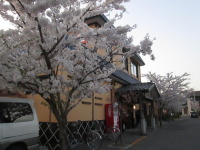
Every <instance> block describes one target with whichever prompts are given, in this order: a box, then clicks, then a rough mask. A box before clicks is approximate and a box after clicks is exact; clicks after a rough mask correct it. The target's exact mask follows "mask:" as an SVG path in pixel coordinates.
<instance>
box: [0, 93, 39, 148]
mask: <svg viewBox="0 0 200 150" xmlns="http://www.w3.org/2000/svg"><path fill="white" fill-rule="evenodd" d="M38 137H39V123H38V119H37V115H36V112H35V109H34V105H33V101H32V100H30V99H22V98H9V97H0V150H38V147H39V144H38Z"/></svg>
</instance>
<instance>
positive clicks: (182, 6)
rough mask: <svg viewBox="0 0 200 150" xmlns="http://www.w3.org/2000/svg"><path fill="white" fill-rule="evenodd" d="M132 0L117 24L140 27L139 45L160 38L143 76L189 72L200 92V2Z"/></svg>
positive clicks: (4, 25)
mask: <svg viewBox="0 0 200 150" xmlns="http://www.w3.org/2000/svg"><path fill="white" fill-rule="evenodd" d="M130 1H131V2H128V3H126V4H125V7H126V9H127V12H126V13H125V14H124V17H123V18H122V19H121V20H120V21H118V22H117V23H116V25H126V24H129V25H134V24H137V28H136V29H134V30H133V31H132V32H131V33H130V35H131V36H133V38H134V43H133V44H136V45H137V44H138V43H139V41H140V40H142V39H143V38H144V36H145V35H146V34H147V33H148V34H149V35H150V38H152V39H153V38H156V40H154V44H153V47H152V49H153V53H154V55H155V57H156V59H155V61H152V60H150V57H149V56H145V57H142V58H143V60H144V62H145V66H142V67H141V73H142V74H146V73H148V72H155V73H156V74H159V75H165V74H166V73H169V72H173V74H174V75H182V74H183V73H185V72H187V73H189V74H190V82H191V84H190V87H191V88H193V89H194V90H196V91H200V79H199V78H200V63H199V61H200V0H130ZM0 23H1V24H0V28H4V29H7V28H8V27H10V25H9V23H5V22H4V21H2V19H1V18H0ZM142 81H143V82H145V81H146V80H145V79H144V78H143V79H142Z"/></svg>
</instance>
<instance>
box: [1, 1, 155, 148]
mask: <svg viewBox="0 0 200 150" xmlns="http://www.w3.org/2000/svg"><path fill="white" fill-rule="evenodd" d="M127 1H128V0H90V1H88V0H1V1H0V15H1V17H3V18H4V19H5V20H7V21H9V22H11V23H12V24H13V26H14V27H15V28H14V29H9V30H7V31H4V30H1V31H0V37H1V38H0V45H1V46H0V90H1V89H5V88H8V89H9V90H12V91H20V92H28V93H33V94H39V95H40V96H41V97H42V98H43V99H44V100H45V101H46V103H47V104H48V105H49V106H50V108H51V110H52V112H53V114H54V115H55V117H56V119H57V121H58V123H59V128H60V136H59V137H60V148H61V149H62V150H66V149H67V139H66V137H67V136H66V134H67V133H66V128H65V127H66V124H67V115H68V113H69V112H70V110H71V109H73V108H74V107H75V106H76V105H77V104H79V103H80V102H81V100H82V99H84V98H89V97H91V95H92V93H93V92H97V93H103V92H106V91H108V90H109V88H110V84H109V82H110V79H109V76H110V75H111V74H112V73H113V72H114V71H115V70H116V69H120V67H121V66H120V65H119V63H118V62H122V61H123V60H122V58H126V57H130V56H132V55H134V54H135V53H142V54H143V55H146V54H148V55H150V56H151V58H154V57H153V55H152V50H151V46H152V44H153V43H152V41H151V40H150V38H149V36H146V37H145V38H144V40H143V41H141V43H140V45H136V46H134V45H133V44H132V38H131V37H127V33H128V32H130V31H131V30H132V29H134V26H133V27H132V26H129V25H126V26H119V27H114V23H115V21H116V20H118V19H120V18H121V17H122V15H123V12H124V11H125V8H124V6H123V4H122V3H124V2H127ZM112 10H117V11H116V15H115V17H114V18H112V19H110V20H109V21H108V22H107V23H105V24H104V25H103V26H102V27H101V28H98V29H97V28H96V29H92V28H90V27H89V26H88V25H87V24H86V23H85V19H86V18H90V17H93V16H96V15H101V14H106V13H109V12H110V11H112ZM83 40H85V41H87V43H86V44H84V43H83V42H82V41H83ZM123 48H126V50H127V51H126V52H124V51H123V50H122V49H123ZM121 56H123V57H121ZM116 64H118V65H116ZM105 83H107V84H105Z"/></svg>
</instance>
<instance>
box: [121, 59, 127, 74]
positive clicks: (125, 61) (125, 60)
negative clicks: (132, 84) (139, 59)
mask: <svg viewBox="0 0 200 150" xmlns="http://www.w3.org/2000/svg"><path fill="white" fill-rule="evenodd" d="M122 58H123V64H124V69H125V70H127V71H128V59H127V58H125V57H124V56H122Z"/></svg>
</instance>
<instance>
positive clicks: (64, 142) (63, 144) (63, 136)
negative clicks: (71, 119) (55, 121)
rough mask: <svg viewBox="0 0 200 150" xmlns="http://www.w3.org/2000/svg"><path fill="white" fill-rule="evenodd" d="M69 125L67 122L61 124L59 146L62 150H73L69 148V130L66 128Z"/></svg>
mask: <svg viewBox="0 0 200 150" xmlns="http://www.w3.org/2000/svg"><path fill="white" fill-rule="evenodd" d="M66 126H67V124H66V123H65V121H63V122H59V129H60V132H59V145H60V149H61V150H71V147H70V146H69V143H68V139H67V136H68V133H67V128H66Z"/></svg>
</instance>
